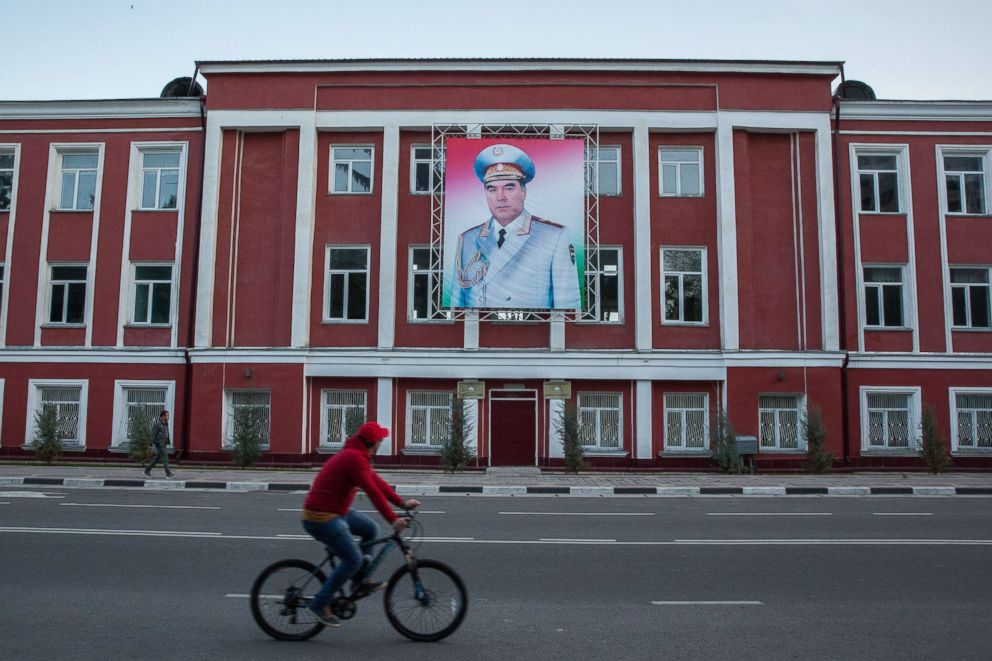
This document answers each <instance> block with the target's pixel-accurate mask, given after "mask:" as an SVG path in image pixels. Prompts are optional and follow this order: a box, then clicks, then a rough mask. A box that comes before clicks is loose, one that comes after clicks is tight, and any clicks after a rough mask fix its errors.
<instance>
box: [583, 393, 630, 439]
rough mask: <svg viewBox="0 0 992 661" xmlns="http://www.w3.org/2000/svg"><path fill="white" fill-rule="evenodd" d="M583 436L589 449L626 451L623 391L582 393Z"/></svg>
mask: <svg viewBox="0 0 992 661" xmlns="http://www.w3.org/2000/svg"><path fill="white" fill-rule="evenodd" d="M578 417H579V439H580V441H581V442H582V445H583V449H584V450H585V451H587V452H590V451H591V452H608V453H614V452H622V451H623V395H622V394H621V393H618V392H606V393H588V392H584V393H579V398H578Z"/></svg>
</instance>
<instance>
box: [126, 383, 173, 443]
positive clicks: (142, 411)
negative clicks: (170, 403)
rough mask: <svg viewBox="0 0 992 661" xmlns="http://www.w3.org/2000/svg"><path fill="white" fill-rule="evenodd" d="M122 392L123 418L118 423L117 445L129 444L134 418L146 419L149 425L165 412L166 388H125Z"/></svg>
mask: <svg viewBox="0 0 992 661" xmlns="http://www.w3.org/2000/svg"><path fill="white" fill-rule="evenodd" d="M123 390H124V418H123V419H122V420H121V421H120V433H119V434H118V435H117V444H118V445H127V444H129V443H131V440H132V432H133V430H132V425H133V422H134V416H143V417H145V418H147V419H148V421H149V424H150V423H152V422H154V421H155V420H158V415H159V413H161V412H162V411H164V410H165V403H166V402H165V398H166V396H167V395H168V390H167V389H166V388H145V387H125V388H124V389H123Z"/></svg>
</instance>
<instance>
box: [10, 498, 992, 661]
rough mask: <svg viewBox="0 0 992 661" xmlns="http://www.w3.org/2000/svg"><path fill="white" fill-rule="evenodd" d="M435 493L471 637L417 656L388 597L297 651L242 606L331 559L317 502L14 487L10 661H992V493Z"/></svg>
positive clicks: (432, 510)
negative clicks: (300, 563)
mask: <svg viewBox="0 0 992 661" xmlns="http://www.w3.org/2000/svg"><path fill="white" fill-rule="evenodd" d="M422 500H423V501H424V505H423V508H422V509H423V510H424V511H423V513H422V514H421V516H420V521H421V522H422V523H423V526H424V531H423V535H424V541H423V543H422V544H421V546H420V548H419V550H418V555H419V556H420V557H430V558H436V559H439V560H442V561H444V562H446V563H448V564H450V565H451V566H453V567H455V568H456V569H457V570H458V571H459V573H460V574H461V575H462V577H463V578H464V579H465V582H466V584H467V586H468V588H469V594H470V607H469V614H468V617H467V619H466V621H465V623H464V624H463V625H462V627H461V629H459V630H458V631H457V632H456V633H455V634H454V635H452V636H451V637H450V638H448V639H447V640H445V641H442V642H440V643H433V644H417V643H411V642H408V641H407V640H406V639H404V638H402V637H401V636H400V635H399V634H398V633H396V632H395V631H393V629H392V628H391V627H390V626H389V624H388V622H387V621H386V618H385V615H384V613H383V610H382V607H381V600H380V598H378V597H372V598H370V599H367V600H365V601H363V602H361V603H360V607H359V613H358V615H357V616H356V617H355V618H354V619H352V620H350V621H348V622H346V623H345V625H344V626H343V627H341V628H340V629H336V630H325V631H324V632H323V633H321V634H320V635H319V636H317V637H316V638H314V639H313V640H311V641H309V642H305V643H286V642H279V641H275V640H271V639H269V638H268V637H267V636H266V635H265V634H264V633H263V632H262V631H261V630H260V629H258V628H257V627H256V626H255V624H254V622H253V620H252V619H251V615H250V613H249V610H248V602H247V599H246V598H245V597H244V596H241V595H244V594H246V593H247V592H248V591H249V589H250V587H251V583H252V580H253V579H254V577H255V575H256V574H257V573H258V572H259V571H260V570H261V569H262V568H263V567H265V566H266V565H268V564H269V563H270V562H272V561H274V560H278V559H281V558H285V557H302V558H307V559H312V560H317V559H319V557H320V554H321V549H320V548H319V546H318V545H317V544H316V543H314V542H312V541H310V540H309V539H308V538H306V537H305V536H304V535H303V533H302V530H301V529H300V527H299V524H298V522H297V517H298V514H297V510H298V508H299V507H300V504H301V502H302V495H301V494H298V493H297V494H293V493H264V492H263V493H257V492H256V493H226V492H224V493H219V492H216V491H203V492H199V491H181V492H167V491H143V490H127V489H119V490H118V489H99V490H87V489H64V488H56V489H40V488H39V489H32V488H26V487H24V488H21V487H18V488H7V487H0V658H2V659H17V660H20V659H70V658H71V659H108V658H125V657H129V658H135V659H187V660H192V659H208V658H209V659H221V660H223V659H238V660H239V661H245V660H248V659H297V658H300V659H310V658H314V659H317V658H320V659H327V658H331V659H372V658H375V659H397V658H402V659H431V660H435V659H442V660H443V659H458V660H465V659H515V660H517V659H519V660H523V659H543V660H551V659H716V658H735V659H899V660H900V661H903V660H908V659H950V658H954V659H983V660H985V659H989V658H990V653H989V650H990V649H992V572H990V571H989V567H990V566H992V498H969V497H960V496H959V497H950V498H925V497H918V496H917V497H902V498H890V497H877V496H872V497H851V498H843V497H790V498H755V497H749V498H740V497H737V498H733V497H712V498H656V497H630V498H576V497H570V498H555V497H524V498H520V497H517V498H499V497H479V496H457V497H429V498H427V497H425V498H422ZM358 507H359V509H364V510H368V509H370V507H369V505H368V503H367V502H365V501H359V503H358ZM398 562H399V558H398V556H397V555H394V556H392V557H391V558H390V559H389V560H387V562H386V564H387V565H389V567H387V568H386V569H385V571H383V570H382V569H380V572H381V573H383V574H385V575H387V576H388V574H389V573H390V572H391V568H392V567H393V566H395V565H397V564H398Z"/></svg>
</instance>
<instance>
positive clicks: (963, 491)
mask: <svg viewBox="0 0 992 661" xmlns="http://www.w3.org/2000/svg"><path fill="white" fill-rule="evenodd" d="M954 491H955V492H956V493H957V494H958V495H959V496H992V487H956V488H955V489H954Z"/></svg>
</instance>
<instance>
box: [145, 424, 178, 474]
mask: <svg viewBox="0 0 992 661" xmlns="http://www.w3.org/2000/svg"><path fill="white" fill-rule="evenodd" d="M150 447H151V449H152V451H153V452H154V453H155V456H154V457H153V458H152V462H151V463H150V464H148V465H147V466H145V477H151V476H152V468H154V467H155V464H157V463H158V462H159V461H161V462H162V468H164V469H165V477H166V478H168V479H170V480H171V479H172V478H173V477H175V475H173V473H172V471H171V470H169V412H168V411H162V412H161V413H159V414H158V420H156V421H155V424H153V425H152V440H151V445H150Z"/></svg>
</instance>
